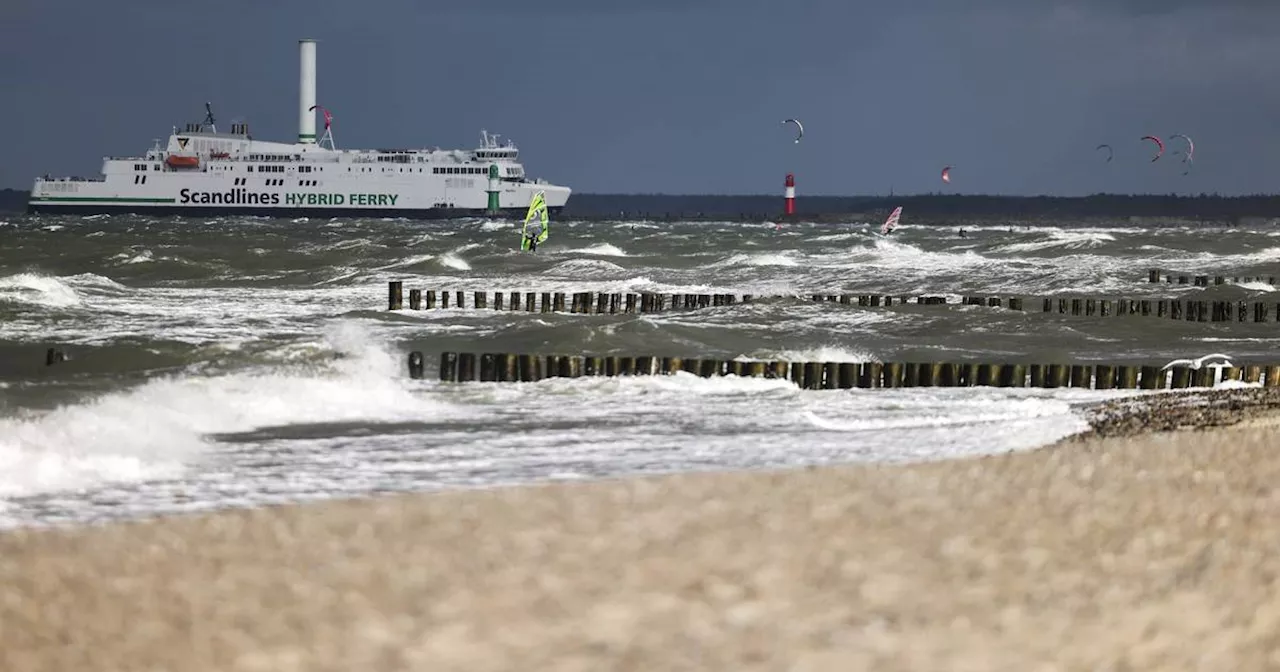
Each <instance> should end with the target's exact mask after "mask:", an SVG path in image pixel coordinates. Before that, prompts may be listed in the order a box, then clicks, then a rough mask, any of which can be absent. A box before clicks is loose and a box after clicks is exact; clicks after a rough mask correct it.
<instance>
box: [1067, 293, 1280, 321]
mask: <svg viewBox="0 0 1280 672" xmlns="http://www.w3.org/2000/svg"><path fill="white" fill-rule="evenodd" d="M1055 308H1056V310H1055ZM1043 312H1046V313H1050V312H1057V313H1060V314H1063V315H1066V314H1071V315H1084V316H1090V315H1098V316H1100V317H1107V316H1111V315H1114V316H1119V317H1124V316H1127V315H1138V316H1142V317H1147V316H1151V315H1154V316H1155V317H1167V318H1170V319H1174V320H1186V321H1188V322H1266V321H1268V320H1269V319H1270V317H1271V316H1272V315H1274V316H1275V319H1276V321H1277V322H1280V303H1277V304H1275V310H1274V312H1273V311H1272V309H1271V304H1270V303H1265V302H1262V301H1253V302H1249V301H1197V300H1190V299H1188V300H1185V301H1183V300H1180V299H1159V300H1152V299H1116V300H1115V301H1114V302H1113V301H1111V300H1109V299H1050V298H1046V299H1044V311H1043Z"/></svg>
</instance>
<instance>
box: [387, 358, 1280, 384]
mask: <svg viewBox="0 0 1280 672" xmlns="http://www.w3.org/2000/svg"><path fill="white" fill-rule="evenodd" d="M680 372H685V373H690V374H693V375H696V376H700V377H703V378H711V377H717V376H726V375H735V376H740V377H749V378H764V379H777V380H790V381H791V382H792V383H795V385H796V386H798V387H800V388H801V389H805V390H838V389H851V388H862V389H880V388H887V389H892V388H898V387H1010V388H1012V387H1035V388H1063V387H1074V388H1083V389H1090V388H1091V389H1097V390H1113V389H1119V390H1164V389H1185V388H1190V387H1212V386H1214V385H1216V384H1218V383H1220V382H1223V381H1228V380H1240V381H1243V382H1246V383H1261V384H1262V385H1264V386H1265V387H1280V365H1260V364H1250V365H1245V366H1241V367H1226V368H1224V367H1202V368H1198V369H1193V368H1191V367H1187V366H1175V367H1169V368H1165V367H1163V366H1156V365H1131V364H1108V363H1041V364H1024V363H1003V362H1002V363H985V362H962V363H958V362H814V361H809V362H787V361H777V360H773V361H763V360H761V361H744V360H722V359H714V358H692V357H674V356H661V357H659V356H655V355H651V354H643V355H607V356H600V355H535V354H512V353H484V354H475V353H456V352H444V353H441V355H440V380H441V381H445V382H473V381H475V382H536V381H539V380H543V379H544V378H578V377H584V376H585V377H591V376H610V377H612V376H649V375H675V374H678V373H680ZM409 374H410V377H412V378H418V379H420V378H422V377H423V356H422V353H421V352H420V351H414V352H411V353H409Z"/></svg>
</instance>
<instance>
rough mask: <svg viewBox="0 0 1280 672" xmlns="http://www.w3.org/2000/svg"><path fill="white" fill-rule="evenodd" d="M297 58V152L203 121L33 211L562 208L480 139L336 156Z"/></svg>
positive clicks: (309, 63) (562, 199) (560, 197)
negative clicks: (537, 200)
mask: <svg viewBox="0 0 1280 672" xmlns="http://www.w3.org/2000/svg"><path fill="white" fill-rule="evenodd" d="M300 54H301V68H300V82H299V92H300V95H299V128H298V141H297V142H294V143H285V142H270V141H263V140H255V139H253V138H252V136H250V135H249V130H248V126H247V125H246V124H232V126H231V131H230V132H229V133H220V132H218V131H217V129H216V128H215V127H214V125H213V113H212V111H210V112H209V115H208V117H206V119H205V122H204V123H202V124H187V127H186V129H185V130H184V131H182V132H179V131H178V129H177V128H175V129H174V131H173V133H172V134H171V135H170V136H169V140H168V143H167V144H166V145H165V146H164V147H160V146H159V145H157V146H156V147H154V148H152V149H151V150H150V151H148V152H147V153H146V154H144V155H142V156H136V157H112V158H107V159H104V160H103V166H102V176H101V177H100V178H97V179H91V180H86V179H80V178H49V177H44V178H40V179H37V180H36V181H35V184H34V186H33V187H32V189H31V196H30V200H29V201H28V206H27V209H28V211H29V212H35V213H41V212H43V213H68V214H113V213H137V214H149V215H181V216H191V217H216V216H227V215H252V216H267V217H289V218H297V217H322V218H323V217H406V218H414V219H443V218H451V217H467V216H485V215H487V216H502V215H505V216H516V217H519V216H523V215H524V212H525V209H526V208H527V207H528V204H529V202H530V201H531V200H532V198H533V196H534V194H536V193H538V192H543V194H544V197H545V199H546V203H547V208H548V210H550V211H552V212H553V213H554V212H558V211H559V210H560V209H561V208H563V207H564V206H565V204H566V203H567V202H568V200H569V194H570V189H569V188H568V187H564V186H558V185H554V184H549V183H547V182H545V181H542V180H536V181H531V180H529V179H528V178H527V177H526V176H525V173H524V167H523V166H522V165H521V164H520V163H519V160H518V158H519V151H518V150H517V149H516V147H515V146H514V145H512V144H511V143H510V142H508V143H506V144H499V143H498V142H497V136H490V135H489V134H487V133H483V132H482V134H481V143H480V145H479V146H478V147H477V148H475V149H468V150H461V149H454V150H441V149H438V148H435V149H379V150H347V149H343V150H339V149H336V148H334V144H333V135H332V129H331V127H330V121H331V117H330V115H329V113H328V111H326V110H324V109H323V108H321V107H319V106H318V105H316V103H315V43H314V42H313V41H311V40H303V41H301V42H300ZM317 109H319V110H320V111H321V112H323V113H324V115H325V128H324V133H323V135H321V137H320V142H317V140H316V128H315V117H316V110H317ZM326 140H327V141H328V147H325V146H324V141H326Z"/></svg>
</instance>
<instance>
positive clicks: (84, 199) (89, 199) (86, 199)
mask: <svg viewBox="0 0 1280 672" xmlns="http://www.w3.org/2000/svg"><path fill="white" fill-rule="evenodd" d="M31 200H32V201H38V202H40V203H177V202H178V199H176V198H125V197H123V196H120V197H116V196H106V197H98V196H33V197H31Z"/></svg>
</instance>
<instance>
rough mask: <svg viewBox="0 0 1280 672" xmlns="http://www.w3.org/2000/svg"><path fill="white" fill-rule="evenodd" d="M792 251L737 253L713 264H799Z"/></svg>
mask: <svg viewBox="0 0 1280 672" xmlns="http://www.w3.org/2000/svg"><path fill="white" fill-rule="evenodd" d="M792 255H793V253H791V252H761V253H756V254H735V255H733V256H731V257H729V258H728V259H725V260H724V261H720V262H717V263H715V264H712V266H798V265H799V262H797V261H796V260H795V259H794V258H793V256H792Z"/></svg>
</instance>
